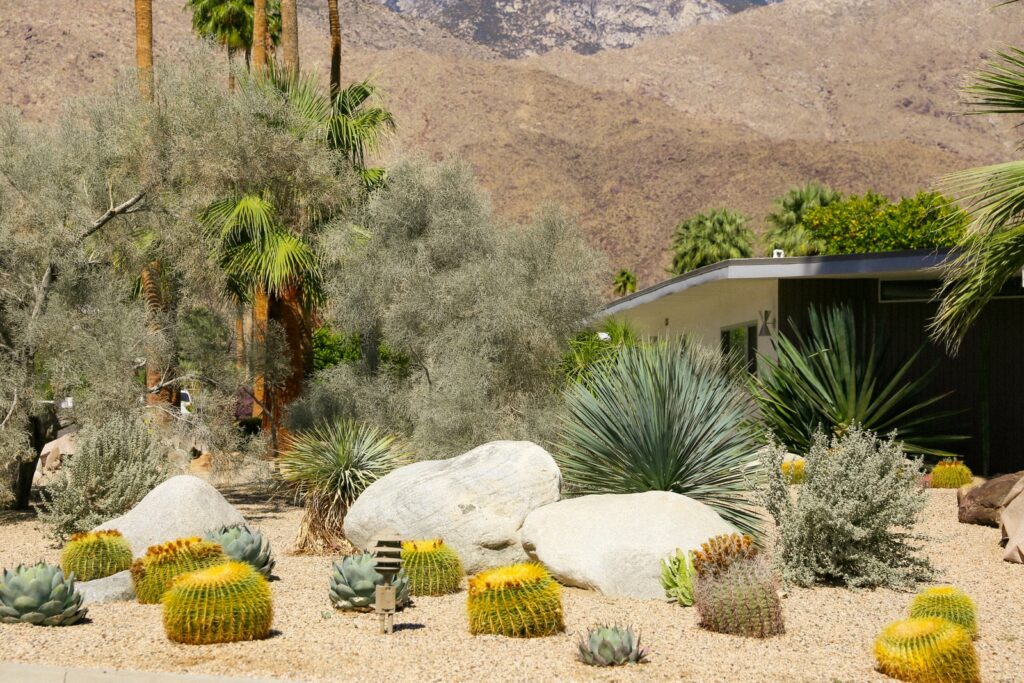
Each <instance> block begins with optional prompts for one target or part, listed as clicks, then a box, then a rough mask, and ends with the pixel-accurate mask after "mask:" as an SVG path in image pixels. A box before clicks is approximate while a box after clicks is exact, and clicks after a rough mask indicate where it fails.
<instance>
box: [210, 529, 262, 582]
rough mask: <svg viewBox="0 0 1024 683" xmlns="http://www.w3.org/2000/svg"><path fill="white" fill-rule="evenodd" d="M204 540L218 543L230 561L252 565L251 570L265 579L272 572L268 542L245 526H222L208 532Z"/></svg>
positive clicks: (257, 532)
mask: <svg viewBox="0 0 1024 683" xmlns="http://www.w3.org/2000/svg"><path fill="white" fill-rule="evenodd" d="M206 540H208V541H213V542H214V543H219V544H220V546H221V548H223V549H224V554H225V555H227V556H228V557H230V558H231V559H232V560H237V561H239V562H245V563H247V564H249V565H252V568H253V569H255V570H256V571H258V572H259V573H260V574H262V575H263V576H265V577H267V578H270V573H271V572H273V571H274V565H275V564H276V561H275V560H274V555H273V553H271V551H270V541H268V540H267V539H266V538H264V536H263V534H261V533H260V532H259V531H255V530H253V529H250V528H249V527H248V526H247V525H245V524H235V525H232V526H222V527H221V528H219V529H214V530H212V531H208V532H206Z"/></svg>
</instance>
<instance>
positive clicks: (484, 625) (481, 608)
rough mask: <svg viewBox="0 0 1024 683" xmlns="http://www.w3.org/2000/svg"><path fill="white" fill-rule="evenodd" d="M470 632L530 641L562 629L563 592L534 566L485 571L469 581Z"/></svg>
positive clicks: (541, 568) (545, 573)
mask: <svg viewBox="0 0 1024 683" xmlns="http://www.w3.org/2000/svg"><path fill="white" fill-rule="evenodd" d="M468 608H469V631H470V633H472V634H473V635H479V634H494V635H503V636H512V637H516V638H533V637H536V636H547V635H552V634H555V633H559V632H561V631H563V630H564V629H565V623H564V621H563V618H562V589H561V587H560V586H559V585H558V583H557V582H555V580H554V579H553V578H551V574H549V573H548V571H547V570H546V569H544V567H542V566H541V565H539V564H534V563H524V564H514V565H509V566H507V567H498V568H497V569H488V570H486V571H483V572H480V573H479V574H477V575H475V576H472V577H470V579H469V599H468Z"/></svg>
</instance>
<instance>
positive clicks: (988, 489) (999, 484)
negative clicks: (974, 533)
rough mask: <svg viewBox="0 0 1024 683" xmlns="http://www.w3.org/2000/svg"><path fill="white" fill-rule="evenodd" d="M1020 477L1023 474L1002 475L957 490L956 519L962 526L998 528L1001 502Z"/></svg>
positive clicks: (1001, 508)
mask: <svg viewBox="0 0 1024 683" xmlns="http://www.w3.org/2000/svg"><path fill="white" fill-rule="evenodd" d="M1021 477H1024V472H1017V473H1015V474H1004V475H1002V476H1001V477H996V478H994V479H989V480H988V481H986V482H984V483H983V484H980V485H978V486H974V487H972V488H960V489H957V492H956V503H957V519H959V520H960V522H961V523H962V524H982V525H985V526H999V514H1000V513H1001V512H1002V510H1003V500H1004V499H1005V498H1006V495H1007V494H1008V493H1009V492H1010V489H1012V488H1013V487H1014V485H1015V484H1016V483H1017V482H1018V481H1020V479H1021Z"/></svg>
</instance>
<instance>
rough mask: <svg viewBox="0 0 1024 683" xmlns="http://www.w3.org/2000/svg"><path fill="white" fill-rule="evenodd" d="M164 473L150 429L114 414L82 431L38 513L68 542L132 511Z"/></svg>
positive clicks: (138, 422) (132, 417)
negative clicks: (71, 537)
mask: <svg viewBox="0 0 1024 683" xmlns="http://www.w3.org/2000/svg"><path fill="white" fill-rule="evenodd" d="M165 474H166V465H165V459H164V456H163V454H162V453H161V451H160V449H159V448H157V447H156V445H155V444H154V442H153V438H152V435H151V434H150V431H149V428H148V427H147V426H146V425H145V424H144V423H143V422H142V421H141V420H139V419H138V418H137V417H135V416H132V415H125V414H118V415H113V416H111V417H110V419H109V420H107V421H106V422H104V423H103V424H99V425H92V426H87V427H85V428H83V429H82V431H81V432H80V433H79V434H78V442H77V444H76V448H75V454H74V455H73V456H70V457H69V458H68V460H67V462H66V463H65V464H64V465H63V467H62V468H61V471H60V474H59V475H58V477H57V479H56V480H55V481H54V482H53V483H52V484H51V485H50V486H49V487H48V488H47V490H46V491H45V492H44V494H43V501H42V503H41V504H40V509H39V516H40V518H41V519H42V520H43V522H44V523H45V524H46V525H47V526H49V527H50V533H51V535H52V537H53V538H54V539H55V540H58V541H64V540H66V539H67V538H68V537H69V536H70V535H71V534H73V533H76V532H79V531H86V530H88V529H92V528H93V527H95V526H97V525H99V524H101V523H103V522H105V521H107V520H108V519H111V518H113V517H117V516H118V515H120V514H123V513H125V512H127V511H128V510H130V509H131V508H132V507H133V506H134V505H135V504H136V503H138V502H139V501H140V500H142V498H143V497H144V496H145V495H146V494H147V493H149V492H150V491H151V490H152V489H153V487H154V486H156V485H157V484H159V483H160V482H161V481H162V480H163V478H164V476H165Z"/></svg>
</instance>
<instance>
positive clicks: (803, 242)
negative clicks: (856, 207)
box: [765, 182, 842, 256]
mask: <svg viewBox="0 0 1024 683" xmlns="http://www.w3.org/2000/svg"><path fill="white" fill-rule="evenodd" d="M841 198H842V196H841V195H840V194H839V193H838V192H836V191H835V190H833V189H832V188H830V187H828V186H827V185H822V184H821V183H818V182H810V183H807V184H806V185H802V186H800V187H794V188H792V189H791V190H790V191H789V192H787V193H786V194H785V195H784V196H782V197H779V198H778V199H776V200H775V210H774V211H773V212H772V213H770V214H768V216H767V217H766V219H765V220H766V221H767V223H768V225H769V230H768V234H767V235H766V236H765V242H766V243H767V246H768V249H769V250H771V249H782V250H783V251H785V252H786V254H787V255H789V256H806V255H808V254H818V253H821V252H822V250H823V246H822V245H821V244H819V243H818V242H817V241H816V240H815V239H814V237H813V235H811V233H810V231H808V230H807V229H806V228H805V227H804V222H803V221H804V215H805V214H806V212H807V211H809V210H811V209H816V208H819V207H823V206H828V205H829V204H832V203H833V202H837V201H839V200H840V199H841Z"/></svg>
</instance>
